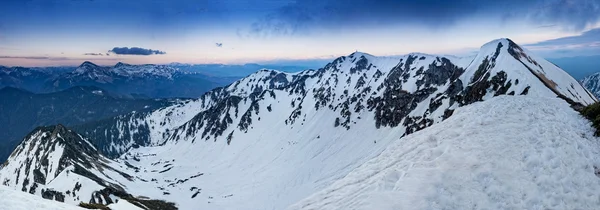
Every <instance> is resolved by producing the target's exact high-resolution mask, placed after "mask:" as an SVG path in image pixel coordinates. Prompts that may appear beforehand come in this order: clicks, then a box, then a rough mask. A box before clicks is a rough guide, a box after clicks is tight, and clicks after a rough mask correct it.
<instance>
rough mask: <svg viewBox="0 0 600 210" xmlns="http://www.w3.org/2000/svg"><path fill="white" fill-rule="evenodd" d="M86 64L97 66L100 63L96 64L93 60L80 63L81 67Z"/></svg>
mask: <svg viewBox="0 0 600 210" xmlns="http://www.w3.org/2000/svg"><path fill="white" fill-rule="evenodd" d="M85 66H93V67H96V66H98V65H96V64H95V63H92V62H91V61H84V62H83V63H82V64H81V65H79V67H85Z"/></svg>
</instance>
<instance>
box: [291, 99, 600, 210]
mask: <svg viewBox="0 0 600 210" xmlns="http://www.w3.org/2000/svg"><path fill="white" fill-rule="evenodd" d="M589 124H590V123H589V121H587V120H585V119H584V118H582V117H581V116H580V115H579V114H578V113H577V112H576V111H574V110H573V109H571V108H570V107H569V106H568V104H567V103H565V102H564V101H562V100H560V99H556V98H540V97H530V96H527V97H524V96H515V97H507V96H501V97H496V98H493V99H490V100H487V101H484V102H479V103H475V104H472V105H470V106H466V107H463V108H459V109H458V110H456V113H455V114H454V116H453V117H451V118H449V119H448V120H446V121H444V122H442V123H440V124H437V125H433V126H431V127H430V128H428V129H425V130H423V131H420V132H417V133H414V134H412V135H410V136H407V137H405V138H403V139H401V140H398V141H395V142H394V143H392V144H391V145H390V146H389V147H388V148H386V149H385V151H384V152H383V153H381V154H380V155H379V156H377V157H376V158H373V159H371V160H369V161H368V162H366V163H365V164H363V165H361V166H360V167H358V168H357V169H355V170H353V171H352V172H350V173H349V174H348V175H347V176H345V177H344V178H343V179H340V180H337V181H336V182H335V183H333V184H332V185H330V186H328V187H326V188H325V189H323V190H321V191H319V192H317V193H315V194H313V195H311V196H309V197H308V198H306V199H304V200H302V201H300V202H298V203H296V204H294V205H292V206H291V207H290V208H289V209H321V210H325V209H379V210H384V209H598V207H600V200H599V199H598V198H599V197H600V175H598V171H599V169H598V167H600V143H599V142H598V140H600V139H599V138H597V137H594V136H593V134H594V132H593V131H592V128H591V127H590V126H589Z"/></svg>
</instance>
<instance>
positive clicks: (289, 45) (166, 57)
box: [0, 0, 600, 67]
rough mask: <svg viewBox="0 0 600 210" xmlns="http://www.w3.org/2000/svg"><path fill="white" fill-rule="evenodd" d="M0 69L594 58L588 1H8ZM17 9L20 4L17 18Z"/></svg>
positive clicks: (594, 18)
mask: <svg viewBox="0 0 600 210" xmlns="http://www.w3.org/2000/svg"><path fill="white" fill-rule="evenodd" d="M2 4H3V7H1V8H0V65H3V66H30V67H39V66H73V65H78V63H82V62H83V61H86V60H89V61H91V62H93V63H96V64H101V65H111V64H115V63H117V62H125V63H130V64H167V63H174V62H178V63H189V64H226V65H227V64H244V63H277V62H281V61H286V62H295V61H298V62H302V61H306V60H327V59H330V60H333V59H334V58H337V57H340V56H344V55H347V54H348V53H350V52H354V51H361V52H366V53H369V54H373V55H377V56H395V55H405V54H408V53H411V52H422V53H427V54H444V55H456V54H465V53H467V54H468V53H472V51H474V50H477V49H478V48H479V47H480V46H481V45H482V44H483V43H486V42H488V41H490V40H494V39H497V38H499V37H508V38H511V39H512V40H514V41H515V42H516V43H518V44H519V45H521V46H523V47H526V48H528V49H530V50H531V51H534V52H536V53H537V54H539V55H541V56H542V57H545V58H561V57H577V56H590V55H600V22H599V20H600V15H599V14H600V3H599V2H598V1H594V0H580V1H577V2H575V1H572V0H535V1H528V2H521V1H516V0H511V1H499V2H497V1H477V2H474V1H469V0H461V1H454V2H448V1H442V0H427V1H425V2H413V1H389V0H377V1H366V0H351V1H340V0H325V1H314V0H294V1H292V0H251V1H239V0H224V1H212V0H201V1H191V0H174V1H169V2H162V1H154V0H147V1H127V2H124V1H116V0H102V1H82V0H71V1H66V0H28V1H19V0H7V1H4V2H3V3H2ZM13 11H22V12H18V13H15V12H13Z"/></svg>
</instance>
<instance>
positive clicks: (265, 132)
mask: <svg viewBox="0 0 600 210" xmlns="http://www.w3.org/2000/svg"><path fill="white" fill-rule="evenodd" d="M562 73H563V72H562V71H561V70H560V69H558V68H556V67H554V66H552V65H547V62H546V61H544V60H543V59H541V58H538V57H535V56H533V55H530V53H529V52H526V51H525V50H523V49H521V48H520V47H518V46H517V45H516V44H514V43H513V42H512V41H510V40H508V39H500V40H495V41H492V42H490V43H488V44H486V45H484V46H483V47H482V48H481V51H480V52H479V54H478V55H477V56H476V57H475V58H471V59H465V58H455V57H447V56H446V57H444V56H434V55H426V54H417V53H414V54H409V55H406V56H400V57H376V56H372V55H369V54H366V53H359V52H357V53H353V54H351V55H349V56H344V57H340V58H338V59H336V60H334V61H333V62H331V63H329V64H328V65H327V66H325V67H324V68H321V69H319V70H308V71H303V72H299V73H294V74H290V73H284V72H280V71H276V70H261V71H259V72H256V73H254V74H252V75H250V76H248V77H245V78H243V79H241V80H239V81H237V82H235V83H233V84H231V85H229V86H227V87H224V88H218V89H215V90H213V91H210V92H208V93H207V94H205V95H203V96H202V97H200V98H199V99H196V100H185V101H181V102H180V103H178V104H176V105H173V106H169V107H165V108H161V109H158V110H156V111H152V112H139V113H132V114H129V115H123V116H119V117H116V118H113V119H107V120H103V121H100V122H96V123H91V124H87V125H84V126H78V127H74V128H73V129H74V130H75V131H77V132H78V133H81V134H82V135H83V136H85V137H86V138H88V139H89V141H90V142H91V143H92V144H93V145H94V146H95V148H98V151H99V152H100V153H102V154H103V155H106V156H107V157H110V158H113V159H114V161H113V162H111V164H110V165H111V166H112V168H113V169H118V170H120V171H123V172H124V173H126V174H128V175H130V176H131V177H135V178H134V179H133V181H121V180H120V179H121V178H120V177H119V176H116V177H119V178H115V176H112V175H111V176H109V177H106V178H104V177H103V178H102V180H105V181H106V182H109V183H114V181H118V185H119V186H122V188H123V189H125V190H127V193H130V194H133V195H143V196H146V197H149V198H152V199H161V200H167V201H173V202H175V203H177V205H178V207H180V208H181V209H248V208H249V207H251V208H252V209H284V208H286V207H287V206H289V205H291V204H293V203H296V202H298V201H299V200H300V199H302V198H305V197H306V196H309V195H310V194H312V193H314V192H316V191H319V190H322V189H323V188H325V187H327V186H329V185H331V184H332V183H334V182H335V181H336V180H339V179H341V178H343V177H344V176H345V175H346V174H348V173H349V172H351V171H352V170H354V169H355V168H357V167H358V166H360V165H361V164H363V163H365V162H366V161H367V160H369V159H372V158H374V157H376V156H377V155H379V154H380V153H381V152H382V151H383V150H384V149H385V148H386V147H387V146H388V145H390V144H391V143H394V142H397V141H401V140H402V138H403V137H405V136H407V135H409V134H411V133H414V132H416V131H419V130H422V129H424V128H426V127H429V126H432V125H434V124H436V123H439V122H442V121H443V120H445V119H449V118H452V115H453V113H454V110H455V109H457V108H458V107H462V106H469V104H472V103H475V102H479V101H485V100H489V99H491V98H493V97H494V96H499V95H527V96H531V97H554V98H556V97H559V98H561V99H560V100H561V101H563V102H562V103H564V104H567V105H564V106H568V105H571V106H573V107H581V106H582V105H586V104H589V103H592V102H594V101H595V100H596V99H595V98H594V97H593V96H591V95H589V94H588V93H587V91H585V89H584V88H582V87H581V86H580V85H579V84H578V83H577V81H575V80H574V79H572V78H571V77H569V76H568V75H567V76H566V77H565V75H563V74H562ZM14 158H24V157H20V156H19V155H18V156H16V157H14ZM9 161H10V160H9ZM9 163H10V162H9ZM113 164H114V166H113ZM123 165H125V167H122V168H121V167H118V166H123ZM4 171H5V169H4V168H3V169H0V172H1V173H7V175H6V176H7V177H8V176H10V175H8V174H10V173H13V174H14V172H4ZM9 171H14V169H11V170H9ZM26 190H27V189H26Z"/></svg>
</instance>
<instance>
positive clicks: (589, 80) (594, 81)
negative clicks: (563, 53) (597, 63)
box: [581, 72, 600, 97]
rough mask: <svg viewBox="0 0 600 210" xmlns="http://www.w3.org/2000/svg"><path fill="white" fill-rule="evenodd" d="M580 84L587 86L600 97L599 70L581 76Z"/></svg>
mask: <svg viewBox="0 0 600 210" xmlns="http://www.w3.org/2000/svg"><path fill="white" fill-rule="evenodd" d="M581 85H583V86H584V87H585V88H587V89H588V90H589V91H590V92H591V93H592V94H594V96H596V97H600V72H598V73H595V74H592V75H589V76H587V77H585V78H583V80H581Z"/></svg>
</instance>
